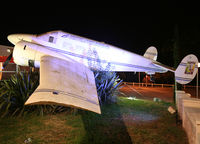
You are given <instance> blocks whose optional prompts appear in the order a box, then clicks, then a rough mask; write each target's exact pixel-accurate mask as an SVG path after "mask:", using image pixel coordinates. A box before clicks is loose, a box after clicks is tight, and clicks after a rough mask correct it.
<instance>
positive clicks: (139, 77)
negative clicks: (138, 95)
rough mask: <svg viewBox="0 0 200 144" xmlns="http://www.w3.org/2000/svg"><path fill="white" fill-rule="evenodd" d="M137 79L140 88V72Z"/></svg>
mask: <svg viewBox="0 0 200 144" xmlns="http://www.w3.org/2000/svg"><path fill="white" fill-rule="evenodd" d="M138 77H139V87H140V72H139V76H138Z"/></svg>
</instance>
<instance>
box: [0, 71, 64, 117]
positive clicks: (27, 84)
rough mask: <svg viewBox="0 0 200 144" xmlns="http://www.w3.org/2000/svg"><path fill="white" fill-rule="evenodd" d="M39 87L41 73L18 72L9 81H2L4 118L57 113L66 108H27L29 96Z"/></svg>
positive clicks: (0, 92) (0, 95)
mask: <svg viewBox="0 0 200 144" xmlns="http://www.w3.org/2000/svg"><path fill="white" fill-rule="evenodd" d="M38 85H39V72H31V71H29V72H18V73H16V74H14V75H12V76H11V78H10V79H9V80H4V81H1V88H0V114H1V116H2V117H4V116H6V115H8V114H11V115H12V116H15V115H16V116H21V115H24V114H26V113H28V112H36V113H38V114H40V115H43V114H44V113H55V112H58V111H59V112H60V111H63V110H64V109H65V108H64V107H62V106H55V105H33V106H25V105H24V103H25V102H26V101H27V99H28V98H29V96H30V95H31V94H32V93H33V92H34V91H35V89H36V88H37V87H38Z"/></svg>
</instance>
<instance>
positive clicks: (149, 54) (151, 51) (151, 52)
mask: <svg viewBox="0 0 200 144" xmlns="http://www.w3.org/2000/svg"><path fill="white" fill-rule="evenodd" d="M157 56H158V51H157V49H156V48H155V47H153V46H151V47H149V48H148V49H147V50H146V52H145V53H144V57H145V58H148V59H151V60H157Z"/></svg>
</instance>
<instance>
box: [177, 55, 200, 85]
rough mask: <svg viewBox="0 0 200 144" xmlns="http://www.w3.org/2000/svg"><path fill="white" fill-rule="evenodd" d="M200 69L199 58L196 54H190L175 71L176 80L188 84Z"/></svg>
mask: <svg viewBox="0 0 200 144" xmlns="http://www.w3.org/2000/svg"><path fill="white" fill-rule="evenodd" d="M197 71H198V59H197V57H196V56H195V55H193V54H189V55H187V56H186V57H184V58H183V60H182V61H181V63H180V64H179V66H178V67H177V69H176V71H175V79H176V82H178V83H180V84H187V83H189V82H191V81H192V80H193V79H194V77H195V75H196V74H197Z"/></svg>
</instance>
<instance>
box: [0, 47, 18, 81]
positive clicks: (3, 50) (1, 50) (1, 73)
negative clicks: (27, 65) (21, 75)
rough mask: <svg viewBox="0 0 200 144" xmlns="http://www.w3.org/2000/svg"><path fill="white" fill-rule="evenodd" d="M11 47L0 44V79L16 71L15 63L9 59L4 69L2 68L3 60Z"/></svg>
mask: <svg viewBox="0 0 200 144" xmlns="http://www.w3.org/2000/svg"><path fill="white" fill-rule="evenodd" d="M12 50H13V47H10V46H5V45H0V80H3V79H8V78H9V77H10V75H11V74H14V73H15V71H16V67H17V66H16V64H15V63H14V62H13V59H11V61H10V63H9V64H8V66H7V67H6V68H5V69H2V66H3V62H5V60H6V58H7V57H8V56H9V55H10V53H11V52H12Z"/></svg>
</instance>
